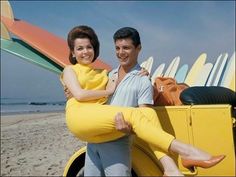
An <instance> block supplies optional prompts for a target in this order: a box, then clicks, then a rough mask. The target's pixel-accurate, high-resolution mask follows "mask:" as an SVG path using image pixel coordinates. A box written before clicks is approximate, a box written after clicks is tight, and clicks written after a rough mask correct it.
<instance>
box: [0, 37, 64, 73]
mask: <svg viewBox="0 0 236 177" xmlns="http://www.w3.org/2000/svg"><path fill="white" fill-rule="evenodd" d="M1 49H2V50H4V51H6V52H9V53H11V54H13V55H16V56H18V57H20V58H22V59H23V60H26V61H28V62H31V63H33V64H36V65H38V66H40V67H42V68H45V69H47V70H49V71H52V72H54V73H56V74H60V73H61V72H62V70H63V68H62V67H61V66H59V65H58V64H56V63H54V62H53V61H51V60H50V59H49V58H47V57H46V56H44V55H43V54H41V53H40V52H38V51H37V50H35V49H33V48H32V47H30V46H29V45H28V44H26V43H25V42H23V41H22V40H20V39H14V38H13V39H12V40H6V39H2V38H1Z"/></svg>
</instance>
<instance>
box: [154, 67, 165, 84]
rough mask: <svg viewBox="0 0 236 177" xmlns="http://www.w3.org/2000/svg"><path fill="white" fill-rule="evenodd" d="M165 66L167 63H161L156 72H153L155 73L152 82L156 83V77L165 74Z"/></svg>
mask: <svg viewBox="0 0 236 177" xmlns="http://www.w3.org/2000/svg"><path fill="white" fill-rule="evenodd" d="M164 68H165V63H162V64H160V65H159V66H158V67H157V69H156V70H155V71H154V73H153V75H152V77H151V81H152V84H154V82H155V79H156V78H157V77H160V76H162V75H163V74H162V72H163V70H164Z"/></svg>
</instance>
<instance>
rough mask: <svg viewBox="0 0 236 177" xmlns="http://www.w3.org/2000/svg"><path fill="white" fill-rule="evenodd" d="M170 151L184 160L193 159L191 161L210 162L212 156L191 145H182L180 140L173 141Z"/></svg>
mask: <svg viewBox="0 0 236 177" xmlns="http://www.w3.org/2000/svg"><path fill="white" fill-rule="evenodd" d="M170 150H171V151H173V152H177V153H178V154H179V155H180V156H181V158H182V159H191V160H209V159H211V158H212V156H211V155H210V154H209V153H207V152H205V151H203V150H201V149H199V148H196V147H194V146H192V145H190V144H185V143H182V142H180V141H178V140H173V142H172V143H171V145H170Z"/></svg>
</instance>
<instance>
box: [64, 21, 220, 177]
mask: <svg viewBox="0 0 236 177" xmlns="http://www.w3.org/2000/svg"><path fill="white" fill-rule="evenodd" d="M67 42H68V46H69V48H70V56H69V59H70V62H71V64H72V65H69V66H66V67H65V69H64V71H63V76H62V80H63V82H64V84H65V86H66V87H67V88H68V89H69V90H70V92H71V93H72V95H73V98H71V99H69V100H68V101H67V105H66V122H67V125H68V128H69V129H70V131H71V132H72V133H73V134H75V135H76V136H77V137H78V138H80V139H81V140H83V141H88V142H91V143H100V142H106V141H111V140H115V139H118V138H120V137H122V136H124V134H123V133H121V132H119V131H117V130H116V129H115V126H114V120H113V118H114V116H115V115H116V114H117V112H122V113H123V115H124V118H125V120H126V121H128V122H129V123H130V124H131V125H132V129H133V131H134V132H135V133H136V135H137V136H138V137H140V138H141V139H143V140H144V141H146V142H147V143H149V145H150V147H153V148H152V149H157V148H158V149H160V150H161V151H162V152H161V151H155V152H154V153H155V155H156V156H157V158H158V159H160V158H162V157H163V156H164V155H166V154H165V153H163V152H168V151H172V152H176V153H178V154H180V156H181V158H182V163H183V165H184V166H185V167H187V168H191V167H192V166H200V167H203V168H209V167H211V166H214V165H216V164H217V163H219V162H220V161H221V160H222V159H223V158H224V156H223V155H221V156H216V157H212V156H211V155H209V154H208V153H206V152H204V151H201V150H199V149H197V148H194V147H193V146H191V145H187V144H184V143H182V142H180V141H178V140H176V139H175V137H173V136H172V135H170V134H168V133H166V132H165V131H163V130H162V128H161V125H160V123H159V120H158V117H157V115H156V112H155V111H154V110H153V109H151V108H124V107H116V106H108V105H103V104H104V103H105V102H106V100H107V97H108V96H109V95H111V94H112V93H113V92H114V90H115V88H116V78H115V77H114V78H112V79H110V80H109V81H108V77H107V72H106V71H105V70H95V69H93V68H92V67H91V66H90V65H91V63H92V62H94V61H95V60H96V58H97V57H98V55H99V41H98V38H97V35H96V34H95V32H94V31H93V29H91V28H90V27H87V26H79V27H75V28H73V29H72V30H71V31H70V33H69V34H68V39H67ZM186 149H187V150H188V151H187V152H186ZM176 174H177V173H176ZM178 174H180V172H179V173H178Z"/></svg>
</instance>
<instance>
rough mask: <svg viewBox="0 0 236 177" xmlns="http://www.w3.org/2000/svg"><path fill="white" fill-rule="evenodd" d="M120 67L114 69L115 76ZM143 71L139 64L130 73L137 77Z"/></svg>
mask: <svg viewBox="0 0 236 177" xmlns="http://www.w3.org/2000/svg"><path fill="white" fill-rule="evenodd" d="M119 68H120V65H119V66H118V67H117V68H116V69H114V74H116V73H118V71H119ZM140 70H141V66H140V65H139V64H138V63H137V64H136V65H135V66H134V67H133V68H132V69H131V70H130V71H129V72H128V73H129V74H134V75H136V74H137V73H138V72H139V71H140Z"/></svg>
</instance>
